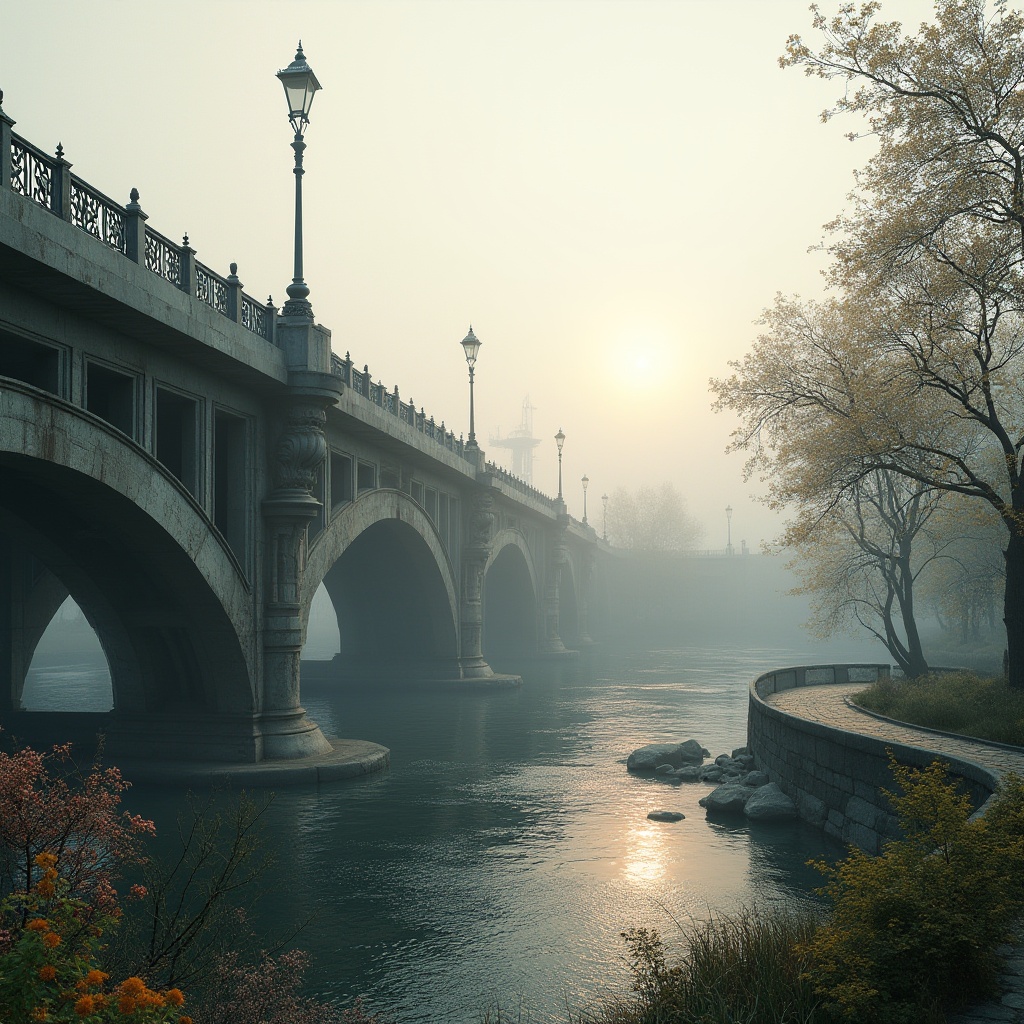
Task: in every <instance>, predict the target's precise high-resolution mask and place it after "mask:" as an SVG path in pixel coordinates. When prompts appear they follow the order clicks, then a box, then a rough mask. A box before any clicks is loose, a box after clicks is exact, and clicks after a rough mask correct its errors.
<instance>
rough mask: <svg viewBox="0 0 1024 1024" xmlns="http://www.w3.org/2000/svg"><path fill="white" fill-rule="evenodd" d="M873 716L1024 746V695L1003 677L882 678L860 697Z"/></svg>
mask: <svg viewBox="0 0 1024 1024" xmlns="http://www.w3.org/2000/svg"><path fill="white" fill-rule="evenodd" d="M854 701H855V702H856V703H857V704H860V705H861V706H862V707H864V708H867V709H868V710H869V711H875V712H877V713H878V714H880V715H886V716H887V717H889V718H897V719H899V720H900V721H901V722H911V723H913V724H914V725H924V726H927V727H929V728H931V729H941V730H943V731H944V732H955V733H960V734H961V735H963V736H974V737H977V738H978V739H983V740H994V741H995V742H997V743H1012V744H1015V745H1016V746H1024V692H1022V691H1019V690H1011V689H1010V687H1009V686H1008V685H1007V683H1006V681H1005V680H1004V679H1001V678H996V679H992V678H983V677H981V676H977V675H974V674H973V673H971V672H946V673H941V674H937V675H928V676H922V677H921V678H919V679H882V680H879V682H877V683H875V684H874V685H873V686H871V687H869V688H868V689H866V690H863V691H862V692H861V693H858V694H857V695H856V697H854Z"/></svg>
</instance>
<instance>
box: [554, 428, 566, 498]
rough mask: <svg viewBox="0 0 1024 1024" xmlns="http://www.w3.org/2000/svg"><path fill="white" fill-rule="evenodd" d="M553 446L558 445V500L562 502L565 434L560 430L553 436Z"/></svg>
mask: <svg viewBox="0 0 1024 1024" xmlns="http://www.w3.org/2000/svg"><path fill="white" fill-rule="evenodd" d="M555 444H556V445H558V500H559V501H561V500H562V445H563V444H565V434H563V433H562V428H561V427H559V428H558V433H557V434H555Z"/></svg>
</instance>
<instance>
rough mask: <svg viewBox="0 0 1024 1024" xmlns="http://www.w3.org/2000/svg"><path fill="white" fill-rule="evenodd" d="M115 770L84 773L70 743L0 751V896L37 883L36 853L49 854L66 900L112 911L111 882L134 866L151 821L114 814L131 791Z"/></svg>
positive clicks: (150, 831) (103, 911) (151, 828)
mask: <svg viewBox="0 0 1024 1024" xmlns="http://www.w3.org/2000/svg"><path fill="white" fill-rule="evenodd" d="M129 785H130V783H128V782H126V781H125V780H124V779H123V778H122V776H121V773H120V771H119V770H118V769H117V768H102V767H100V766H99V765H98V764H94V765H93V766H92V767H91V769H90V770H89V771H88V773H85V772H82V771H81V770H80V769H79V767H78V765H77V764H75V762H74V761H73V760H72V757H71V745H70V744H67V743H65V744H62V745H58V746H55V747H53V748H52V749H51V750H50V751H49V752H46V753H41V752H39V751H36V750H32V749H31V748H30V747H26V748H24V749H22V750H18V751H15V752H14V753H12V754H8V753H5V752H3V751H0V893H4V892H7V893H11V892H23V893H28V892H30V891H32V890H33V887H34V886H35V885H36V883H37V882H38V880H39V875H40V869H39V868H38V865H37V855H38V854H40V853H48V854H53V855H54V856H55V857H56V858H57V864H58V865H59V867H58V870H59V873H60V877H61V878H62V879H63V880H64V881H65V882H67V887H68V895H69V896H71V897H73V898H75V899H79V900H83V901H85V903H86V904H88V905H89V907H90V908H91V911H92V912H94V913H100V914H108V913H111V912H113V911H115V910H116V907H117V897H116V893H115V892H114V888H113V882H114V881H115V880H116V879H117V878H118V877H119V875H120V872H121V869H122V868H123V866H124V865H126V864H129V863H138V862H140V861H141V860H142V859H143V857H142V849H141V843H142V840H143V839H144V837H146V836H148V835H153V834H154V833H155V831H156V830H155V827H154V825H153V822H152V821H149V820H147V819H146V818H141V817H139V816H138V815H133V814H129V813H128V812H127V811H119V805H120V803H121V794H122V793H124V792H125V790H127V789H128V788H129Z"/></svg>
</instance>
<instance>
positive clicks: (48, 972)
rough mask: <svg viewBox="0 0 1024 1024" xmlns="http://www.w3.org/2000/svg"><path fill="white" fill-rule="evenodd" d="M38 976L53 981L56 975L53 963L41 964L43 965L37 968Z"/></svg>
mask: <svg viewBox="0 0 1024 1024" xmlns="http://www.w3.org/2000/svg"><path fill="white" fill-rule="evenodd" d="M39 977H40V978H42V979H43V981H53V979H54V978H56V977H57V968H56V967H54V966H53V964H43V966H42V967H40V968H39Z"/></svg>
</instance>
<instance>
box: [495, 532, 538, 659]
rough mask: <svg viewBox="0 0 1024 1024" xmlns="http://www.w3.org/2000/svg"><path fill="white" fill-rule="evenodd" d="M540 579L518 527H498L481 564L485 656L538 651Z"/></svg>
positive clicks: (531, 555)
mask: <svg viewBox="0 0 1024 1024" xmlns="http://www.w3.org/2000/svg"><path fill="white" fill-rule="evenodd" d="M539 595H540V582H539V580H538V576H537V567H536V565H535V564H534V560H533V553H532V552H531V551H530V547H529V545H528V544H527V542H526V538H525V537H524V536H523V534H522V533H521V532H520V531H519V530H512V529H505V530H499V531H498V533H497V534H496V535H495V537H494V540H493V541H492V543H491V554H490V556H489V557H488V559H487V562H486V564H485V566H484V591H483V616H484V628H483V652H484V657H501V656H502V655H513V654H534V653H536V651H537V631H538V599H539Z"/></svg>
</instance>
